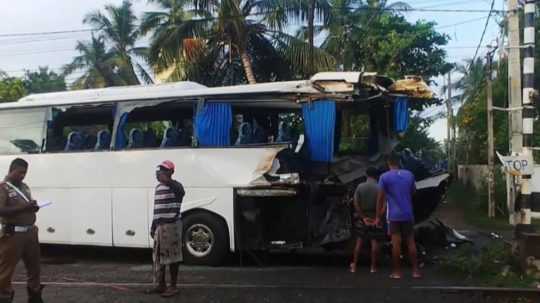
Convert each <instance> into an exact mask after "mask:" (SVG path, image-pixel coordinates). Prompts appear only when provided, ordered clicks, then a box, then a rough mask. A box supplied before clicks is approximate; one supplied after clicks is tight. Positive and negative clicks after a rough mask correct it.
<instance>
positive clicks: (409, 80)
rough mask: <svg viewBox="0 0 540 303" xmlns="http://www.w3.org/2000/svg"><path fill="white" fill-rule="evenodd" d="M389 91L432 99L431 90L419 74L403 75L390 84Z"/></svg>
mask: <svg viewBox="0 0 540 303" xmlns="http://www.w3.org/2000/svg"><path fill="white" fill-rule="evenodd" d="M390 92H392V93H400V94H405V95H407V96H410V97H413V98H419V99H433V95H434V94H433V91H432V90H431V88H429V86H428V85H427V83H426V82H424V80H423V79H422V77H420V76H405V79H402V80H398V81H396V82H395V83H394V84H392V86H390Z"/></svg>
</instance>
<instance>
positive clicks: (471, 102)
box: [456, 59, 508, 164]
mask: <svg viewBox="0 0 540 303" xmlns="http://www.w3.org/2000/svg"><path fill="white" fill-rule="evenodd" d="M469 63H470V62H469ZM486 70H487V67H486V66H485V63H484V62H483V61H482V60H481V59H478V60H476V61H475V62H474V63H473V64H472V65H471V68H470V72H467V73H466V74H465V76H464V77H463V79H461V80H460V82H459V83H458V84H457V87H458V88H460V89H462V90H463V100H464V103H463V105H462V106H461V107H460V109H459V112H458V114H457V126H458V128H459V137H458V140H457V146H456V148H457V156H458V162H459V163H460V164H484V163H487V114H486V113H487V103H486V102H487V101H486V100H487V96H486V86H485V80H486V78H485V77H486V72H485V71H486ZM494 70H495V71H496V72H497V75H496V77H495V78H494V79H493V82H492V87H493V105H494V106H499V107H506V103H507V100H508V72H507V71H508V64H507V62H506V60H505V61H502V62H500V63H499V64H498V66H494ZM493 131H494V137H495V150H497V151H500V152H501V153H506V152H507V151H508V117H507V113H504V112H499V111H496V112H495V113H494V130H493Z"/></svg>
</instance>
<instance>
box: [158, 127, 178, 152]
mask: <svg viewBox="0 0 540 303" xmlns="http://www.w3.org/2000/svg"><path fill="white" fill-rule="evenodd" d="M174 146H178V131H177V130H176V129H175V128H172V127H169V128H167V129H166V130H165V132H163V140H161V147H174Z"/></svg>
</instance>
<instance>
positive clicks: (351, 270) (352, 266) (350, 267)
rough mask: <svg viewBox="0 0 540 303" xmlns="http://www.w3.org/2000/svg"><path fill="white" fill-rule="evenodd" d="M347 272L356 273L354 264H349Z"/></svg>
mask: <svg viewBox="0 0 540 303" xmlns="http://www.w3.org/2000/svg"><path fill="white" fill-rule="evenodd" d="M349 271H350V272H352V273H355V272H356V263H351V264H350V265H349Z"/></svg>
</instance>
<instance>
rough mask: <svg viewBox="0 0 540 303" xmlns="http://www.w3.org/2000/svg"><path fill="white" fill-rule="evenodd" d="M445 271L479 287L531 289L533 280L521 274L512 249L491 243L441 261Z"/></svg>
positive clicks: (465, 248)
mask: <svg viewBox="0 0 540 303" xmlns="http://www.w3.org/2000/svg"><path fill="white" fill-rule="evenodd" d="M441 266H442V268H443V269H444V270H446V271H448V272H450V273H453V274H457V275H459V276H461V277H463V278H465V279H469V280H472V281H473V282H474V283H475V284H476V285H478V284H482V285H486V286H495V287H530V286H531V285H532V284H533V282H534V278H532V277H529V276H527V275H525V274H522V273H521V269H520V267H519V264H518V263H517V261H516V258H515V257H514V256H513V255H512V248H511V247H510V245H508V244H506V243H505V242H502V241H497V242H492V243H489V244H488V245H486V246H485V247H482V248H480V249H477V248H475V247H474V245H473V244H469V245H463V246H461V247H460V248H458V249H457V250H455V251H451V252H450V253H449V254H448V255H446V256H445V257H443V258H442V260H441Z"/></svg>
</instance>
